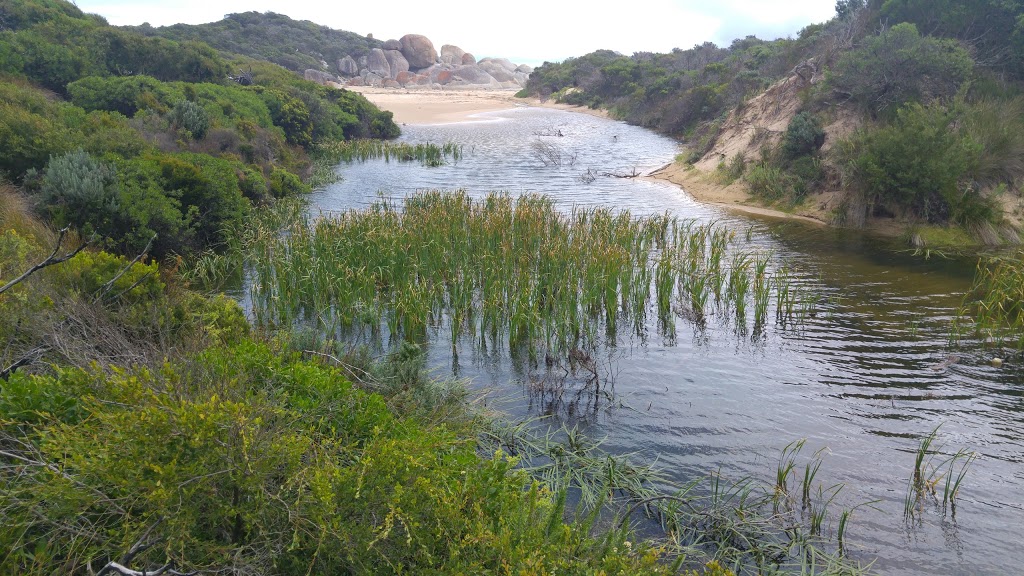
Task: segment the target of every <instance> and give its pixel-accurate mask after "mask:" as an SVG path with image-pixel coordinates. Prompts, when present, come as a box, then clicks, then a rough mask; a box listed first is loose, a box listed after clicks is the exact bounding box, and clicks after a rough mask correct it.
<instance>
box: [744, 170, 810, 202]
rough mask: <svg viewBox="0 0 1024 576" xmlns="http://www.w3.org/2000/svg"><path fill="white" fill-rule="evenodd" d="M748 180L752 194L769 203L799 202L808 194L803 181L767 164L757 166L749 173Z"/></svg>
mask: <svg viewBox="0 0 1024 576" xmlns="http://www.w3.org/2000/svg"><path fill="white" fill-rule="evenodd" d="M746 180H747V185H748V186H749V187H750V192H751V194H753V195H754V196H757V197H758V198H760V199H762V200H767V201H769V202H775V201H778V200H783V199H786V198H790V199H793V200H799V199H800V198H803V196H804V195H805V194H806V193H807V189H806V186H805V185H804V183H803V182H802V181H800V180H799V179H798V178H795V177H793V176H792V175H790V174H788V173H787V172H786V171H785V170H783V169H782V168H779V167H777V166H772V165H770V164H768V163H766V162H761V163H759V164H756V165H755V166H754V167H753V168H751V169H750V170H749V171H747V175H746Z"/></svg>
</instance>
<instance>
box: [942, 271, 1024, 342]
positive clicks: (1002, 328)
mask: <svg viewBox="0 0 1024 576" xmlns="http://www.w3.org/2000/svg"><path fill="white" fill-rule="evenodd" d="M968 331H969V332H973V333H974V335H975V336H976V337H977V338H979V339H980V340H981V341H983V342H985V343H988V344H993V345H995V346H1000V347H1004V346H1005V347H1010V348H1016V349H1017V350H1018V351H1020V350H1024V257H1022V256H1021V255H1020V254H1017V255H1015V256H1004V257H996V258H990V259H987V260H982V261H980V262H979V263H978V269H977V272H976V273H975V277H974V286H973V287H972V288H971V291H970V292H968V293H967V295H966V296H965V297H964V301H963V305H962V306H961V308H960V313H959V314H958V317H957V319H956V322H955V323H954V328H953V338H954V340H957V339H959V337H960V336H961V335H962V334H963V333H964V332H968Z"/></svg>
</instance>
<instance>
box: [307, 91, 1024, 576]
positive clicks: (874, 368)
mask: <svg viewBox="0 0 1024 576" xmlns="http://www.w3.org/2000/svg"><path fill="white" fill-rule="evenodd" d="M403 132H404V133H403V136H402V140H405V141H409V142H434V143H442V142H445V141H454V142H457V143H460V144H462V145H463V146H464V149H465V156H464V157H463V158H462V159H461V160H460V161H458V162H457V163H454V164H450V165H447V166H443V167H439V168H426V167H422V166H420V165H418V164H415V163H412V164H396V163H391V164H386V163H385V162H383V161H373V162H367V163H363V164H353V165H343V166H341V167H339V171H340V174H342V176H343V180H342V181H341V182H339V183H337V184H335V185H333V186H331V187H329V188H328V189H327V190H325V191H323V192H318V193H316V194H314V198H313V200H314V204H315V206H316V207H318V209H320V210H323V211H325V212H326V211H334V210H348V209H352V208H360V207H365V206H368V205H369V204H370V203H372V202H373V201H375V200H376V199H377V198H378V197H379V195H385V196H388V197H392V198H401V197H403V196H405V195H408V194H410V193H412V192H414V191H416V190H419V189H452V188H456V187H458V188H465V189H466V190H467V191H468V192H469V193H470V194H471V195H472V196H476V197H482V196H484V195H486V194H487V193H489V192H493V191H503V192H508V193H510V194H513V195H516V194H521V193H532V192H539V193H543V194H546V195H548V196H550V197H551V198H553V199H554V200H555V201H556V202H557V203H558V204H559V206H560V207H564V208H565V209H567V210H568V209H569V208H571V207H572V206H573V205H586V206H609V207H614V208H616V209H628V210H630V211H631V212H633V213H634V214H637V215H643V214H652V213H659V214H660V213H664V212H666V211H668V212H670V213H672V214H673V215H676V216H679V217H680V218H692V219H695V220H698V221H701V222H708V221H717V222H719V223H720V224H721V225H724V226H729V227H731V228H734V229H735V230H737V233H738V234H739V235H742V236H744V237H747V236H749V239H750V242H749V244H748V245H753V246H755V247H757V248H758V249H762V250H766V251H771V253H772V254H773V255H774V256H773V258H774V259H775V261H776V262H786V263H788V264H789V265H790V266H792V268H793V269H794V271H795V272H794V273H795V274H796V277H797V282H798V283H800V284H803V285H804V286H806V287H808V288H809V289H813V290H815V291H816V293H818V294H820V295H821V296H822V301H823V303H824V304H823V306H822V313H820V314H817V315H816V316H815V317H811V318H809V319H808V320H807V321H806V322H805V323H803V324H802V325H800V326H799V327H789V328H782V327H776V328H775V329H773V330H769V331H768V332H767V333H765V334H763V335H760V336H758V337H752V336H751V335H750V334H749V333H738V332H737V331H736V330H734V329H733V328H732V327H727V326H726V325H725V324H724V323H722V324H721V325H718V324H716V323H715V322H714V321H711V322H709V323H708V325H707V327H706V328H704V329H702V330H698V329H696V328H694V327H693V326H689V325H687V324H686V323H685V322H683V321H680V322H679V325H678V337H677V338H676V339H674V340H671V341H665V339H663V338H659V337H652V338H648V339H647V340H646V341H645V342H642V343H641V342H620V345H619V346H618V347H617V348H615V350H614V351H613V352H612V353H610V354H609V356H608V357H606V358H605V359H604V360H603V362H604V366H605V369H606V371H607V372H608V373H609V374H614V390H615V397H616V400H615V401H614V402H611V403H606V404H604V405H600V406H598V407H597V408H596V409H595V408H580V407H576V411H575V412H574V413H572V414H571V415H569V414H566V413H565V411H564V410H562V411H558V412H559V414H560V416H561V417H562V418H564V419H568V420H571V422H572V423H573V424H575V425H578V426H580V427H581V428H583V429H584V430H586V432H587V433H588V434H590V435H591V436H593V437H595V438H602V439H604V444H603V447H604V448H605V449H607V450H610V451H612V452H616V453H630V452H637V451H639V452H640V453H642V454H643V455H645V456H647V457H650V458H657V462H658V466H659V467H660V468H662V469H663V470H665V471H666V472H667V473H668V474H669V475H670V476H672V477H673V478H674V479H676V480H678V481H681V482H685V481H688V480H691V479H693V478H696V477H699V476H701V475H706V474H708V473H711V472H714V471H716V470H720V471H721V473H722V474H723V475H724V476H725V477H727V478H730V477H731V478H735V479H739V478H742V477H746V476H754V477H757V478H762V479H764V480H765V481H769V482H771V481H772V480H773V478H774V474H775V467H776V465H777V464H778V461H779V455H780V451H781V450H782V449H783V447H785V446H786V445H787V444H789V443H790V442H792V441H794V440H798V439H807V443H806V446H805V448H804V451H803V454H804V455H810V454H811V453H812V452H814V451H816V450H819V449H824V450H825V452H824V454H825V456H824V463H823V465H822V468H821V471H820V472H819V473H818V480H819V481H820V482H821V483H823V484H824V485H825V486H831V485H833V484H836V483H842V484H844V485H845V488H844V489H843V491H842V492H841V493H840V496H839V497H838V499H837V502H836V503H835V504H834V506H836V507H839V506H846V507H851V506H854V505H856V504H858V503H861V502H868V501H877V502H876V503H875V504H874V505H873V507H871V508H868V507H863V508H859V509H857V510H856V511H855V512H854V516H853V519H852V521H851V525H850V527H849V529H848V532H847V547H848V549H849V551H850V554H851V555H852V556H853V557H854V558H856V559H858V560H861V561H863V562H865V563H866V562H871V561H875V564H874V569H875V570H876V571H877V572H879V573H884V574H906V575H926V574H928V575H931V574H1012V573H1019V572H1020V571H1021V570H1024V569H1021V568H1020V567H1021V566H1024V549H1022V547H1021V546H1020V545H1019V541H1020V531H1021V530H1022V529H1024V497H1022V494H1024V466H1022V462H1024V418H1022V417H1021V415H1022V411H1024V369H1022V367H1021V366H1020V364H1021V363H1020V362H1019V361H1017V362H1012V361H1011V362H1008V363H1007V364H1004V365H1003V366H1002V367H1001V368H994V367H992V366H991V363H990V359H991V355H992V353H991V352H987V351H984V350H981V349H980V348H977V347H974V348H973V349H972V348H968V349H966V350H958V351H956V355H957V357H958V358H957V359H956V361H955V362H951V358H950V354H951V351H950V350H949V348H948V345H947V341H948V340H947V336H948V333H949V325H950V320H951V319H952V315H953V313H954V310H955V309H956V307H957V306H958V305H959V303H960V301H961V298H962V295H963V293H964V292H965V291H966V290H967V289H968V288H969V286H970V281H971V278H972V276H973V272H974V264H975V261H974V259H970V258H967V259H945V258H942V257H932V258H930V259H927V260H926V259H924V258H923V257H921V256H919V255H918V256H915V255H913V254H910V253H908V252H907V251H905V250H903V247H902V246H901V245H899V244H898V243H897V242H895V241H892V240H888V239H881V238H873V237H870V236H867V235H864V234H862V233H857V232H851V231H842V230H835V229H828V228H823V227H819V226H816V225H813V224H807V223H801V222H796V221H783V220H776V219H769V218H758V219H751V218H750V217H745V216H738V215H733V214H730V213H728V212H726V211H724V210H722V209H720V208H717V207H712V206H706V205H702V204H700V203H698V202H696V201H694V200H693V199H692V198H690V197H689V196H687V194H685V193H684V192H683V191H681V190H679V189H678V188H676V187H674V186H671V185H668V184H664V183H660V182H650V181H645V180H642V179H625V178H613V177H598V178H597V179H595V180H594V181H593V182H590V183H584V182H582V181H581V179H580V175H581V174H582V173H584V172H586V171H587V170H588V169H593V170H594V171H596V172H598V173H602V172H607V173H617V174H625V173H632V172H633V171H634V169H635V170H637V171H640V172H643V171H647V170H651V169H654V168H656V167H658V166H661V165H663V164H665V163H667V162H670V161H671V160H672V159H673V157H674V155H675V154H676V153H677V151H678V150H677V144H676V143H675V142H674V141H672V140H670V139H667V138H664V137H661V136H659V135H656V134H654V133H651V132H649V131H646V130H643V129H641V128H636V127H632V126H628V125H625V124H623V123H619V122H614V121H610V120H604V119H600V118H595V117H592V116H588V115H583V114H578V113H571V112H564V111H558V110H548V109H538V108H525V107H524V108H517V109H514V110H508V111H502V112H492V113H486V114H481V115H479V116H477V117H475V118H474V119H473V121H472V122H462V123H457V124H443V125H417V126H406V127H404V128H403ZM538 142H541V143H545V146H546V149H547V150H548V152H547V153H541V151H540V149H539V148H538V144H537V143H538ZM553 154H555V155H557V154H560V162H558V163H553V162H551V160H552V155H553ZM445 337H446V331H445V330H440V331H439V333H438V334H437V336H436V340H435V341H434V344H435V345H431V346H429V347H428V348H429V355H430V362H431V365H432V366H434V369H435V371H436V372H437V373H438V374H439V375H445V374H451V373H452V371H455V372H456V373H457V374H458V376H460V377H464V378H467V379H469V382H470V386H471V387H472V388H474V389H476V390H486V391H487V394H488V395H489V398H490V401H491V402H495V403H497V404H498V405H499V406H500V407H501V408H502V409H503V410H504V411H505V412H507V413H509V414H510V415H511V416H513V417H517V418H521V417H527V416H536V415H540V414H542V413H544V412H545V411H546V410H550V408H551V407H550V406H547V405H545V404H544V403H543V402H539V401H538V399H537V397H536V396H535V395H534V394H531V393H530V391H529V390H530V387H529V386H528V385H527V384H526V382H525V380H527V379H528V378H527V377H525V376H524V374H523V371H522V370H521V368H520V367H517V366H515V365H514V363H513V362H512V361H511V360H510V359H509V358H508V356H507V355H506V356H504V357H503V356H501V355H493V354H492V355H487V356H483V355H480V354H477V353H476V352H474V351H473V350H462V351H460V354H459V357H458V363H457V365H453V358H452V355H451V345H450V342H445ZM939 425H941V428H939V432H938V443H940V444H941V445H943V446H944V450H945V451H946V452H955V451H956V450H959V449H961V448H963V449H967V450H970V451H974V452H977V454H978V459H977V460H976V461H975V462H974V463H973V464H972V466H971V468H970V470H969V472H968V474H967V477H966V480H965V481H964V484H963V487H962V489H961V492H960V500H959V506H958V508H957V515H956V518H955V520H953V519H952V518H950V517H949V516H948V515H943V513H942V511H941V510H939V509H934V508H932V507H926V509H925V510H926V511H925V514H924V515H923V518H922V519H921V521H920V522H918V523H914V524H912V525H908V524H907V523H906V522H905V521H904V518H903V506H904V496H905V494H906V490H907V488H906V487H907V481H908V478H909V476H910V475H911V473H912V470H913V462H914V452H915V450H916V448H917V446H918V443H919V440H920V438H921V437H923V436H925V435H927V434H928V433H929V432H931V431H932V430H933V429H935V428H936V426H939ZM801 462H802V461H801ZM940 495H941V487H940ZM831 529H832V530H835V522H834V521H833V523H832V525H831Z"/></svg>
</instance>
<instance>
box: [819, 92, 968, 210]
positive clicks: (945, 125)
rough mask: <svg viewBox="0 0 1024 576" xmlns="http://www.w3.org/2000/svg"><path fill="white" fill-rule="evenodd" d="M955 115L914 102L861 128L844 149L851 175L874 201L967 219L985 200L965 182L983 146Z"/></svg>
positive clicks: (841, 150)
mask: <svg viewBox="0 0 1024 576" xmlns="http://www.w3.org/2000/svg"><path fill="white" fill-rule="evenodd" d="M951 120H952V115H951V114H950V112H949V110H947V109H946V108H944V107H942V106H938V105H935V106H929V107H925V106H921V105H919V104H912V105H910V106H907V107H905V108H903V109H901V110H900V111H899V112H898V114H897V116H896V119H895V121H894V122H892V123H891V124H887V125H884V126H882V127H879V128H876V129H867V130H863V131H861V132H859V133H857V134H856V135H855V136H854V137H852V139H851V140H849V141H847V142H845V143H844V144H843V145H842V146H840V148H839V154H840V162H841V164H843V166H844V171H845V173H846V175H847V179H848V180H850V181H851V182H850V183H851V184H852V185H854V186H855V187H857V188H859V189H860V190H861V191H862V192H863V193H864V194H866V195H867V197H868V199H869V204H870V205H875V206H881V207H884V208H885V209H887V210H889V211H891V212H893V213H897V214H902V215H905V216H909V217H920V218H923V219H925V220H926V221H928V222H946V221H948V220H950V219H953V220H956V221H959V222H960V223H966V220H965V219H970V218H973V217H974V216H976V215H977V210H976V209H975V208H977V206H978V205H979V204H983V203H984V201H983V200H982V198H981V197H980V195H979V194H978V192H977V191H976V190H974V189H972V188H970V187H966V186H961V180H962V178H963V177H964V176H965V174H967V172H968V168H969V167H970V166H972V165H973V164H975V163H976V160H975V158H977V156H978V154H979V148H978V146H977V144H975V143H974V142H973V141H971V140H970V139H969V138H965V137H964V136H962V135H961V134H960V132H959V131H957V130H954V129H952V127H951Z"/></svg>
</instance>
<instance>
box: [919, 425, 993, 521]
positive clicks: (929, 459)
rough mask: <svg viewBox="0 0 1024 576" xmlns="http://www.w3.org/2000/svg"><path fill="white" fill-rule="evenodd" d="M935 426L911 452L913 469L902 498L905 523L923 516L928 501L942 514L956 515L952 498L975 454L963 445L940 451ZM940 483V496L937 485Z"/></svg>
mask: <svg viewBox="0 0 1024 576" xmlns="http://www.w3.org/2000/svg"><path fill="white" fill-rule="evenodd" d="M940 427H941V426H936V427H935V429H934V430H932V431H931V433H930V434H928V435H927V436H925V437H924V438H922V439H921V442H920V444H919V445H918V447H917V450H916V451H915V452H914V470H913V474H912V475H911V477H910V482H909V485H908V487H907V495H906V497H905V498H904V501H903V517H904V519H905V520H906V521H907V522H912V521H914V520H918V521H921V520H922V519H923V514H924V507H925V504H926V503H927V502H928V501H929V500H931V501H932V502H933V503H934V504H935V506H936V507H938V506H941V508H942V514H943V516H945V514H946V512H947V510H948V511H950V513H951V514H952V515H953V518H956V500H957V497H958V496H959V494H960V487H961V486H962V485H963V481H964V479H965V478H966V477H967V471H968V469H969V468H970V466H971V464H972V463H973V462H974V460H976V459H977V457H978V455H977V453H975V452H970V451H968V450H966V449H964V448H961V449H959V450H957V451H956V452H955V453H953V454H943V453H942V447H941V446H938V447H935V446H934V444H935V441H936V438H937V436H938V433H939V428H940ZM940 483H941V484H942V498H941V500H940V498H939V492H938V488H939V485H940Z"/></svg>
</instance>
